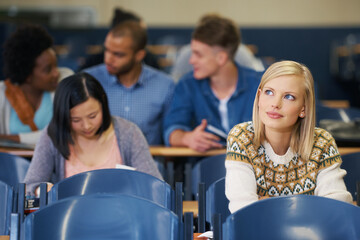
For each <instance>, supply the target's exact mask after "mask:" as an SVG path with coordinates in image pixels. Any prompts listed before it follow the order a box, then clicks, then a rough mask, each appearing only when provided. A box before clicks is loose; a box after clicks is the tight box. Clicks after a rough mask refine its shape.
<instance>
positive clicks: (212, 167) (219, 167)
mask: <svg viewBox="0 0 360 240" xmlns="http://www.w3.org/2000/svg"><path fill="white" fill-rule="evenodd" d="M223 177H225V154H221V155H216V156H211V157H206V158H203V159H201V161H199V162H197V163H196V164H195V165H194V167H193V169H192V172H191V182H192V184H191V189H192V193H193V194H194V195H196V193H197V192H198V184H199V183H200V182H203V183H205V190H207V189H208V188H209V186H210V185H211V184H212V183H213V182H215V181H216V180H218V179H220V178H223Z"/></svg>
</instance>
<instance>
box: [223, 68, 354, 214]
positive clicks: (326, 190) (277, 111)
mask: <svg viewBox="0 0 360 240" xmlns="http://www.w3.org/2000/svg"><path fill="white" fill-rule="evenodd" d="M340 164H341V157H340V154H339V151H338V149H337V146H336V143H335V140H334V138H333V137H332V136H331V135H330V134H329V133H328V132H326V131H325V130H324V129H320V128H315V95H314V82H313V77H312V75H311V73H310V71H309V69H308V68H307V67H306V66H304V65H302V64H299V63H297V62H293V61H281V62H277V63H274V64H273V65H271V66H270V67H269V68H268V69H267V70H266V72H265V73H264V75H263V77H262V79H261V82H260V85H259V87H258V90H257V94H256V97H255V101H254V107H253V120H252V122H245V123H241V124H238V125H236V126H235V127H233V129H232V130H231V131H230V133H229V135H228V139H227V154H226V161H225V167H226V181H225V182H226V187H225V193H226V196H227V198H228V199H229V201H230V203H229V210H230V212H235V211H237V210H239V209H240V208H242V207H244V206H246V205H248V204H250V203H253V202H255V201H257V200H258V199H262V198H267V197H276V196H286V195H294V194H308V195H318V196H323V197H329V198H334V199H337V200H342V201H345V202H351V201H352V197H351V194H350V193H349V192H348V191H347V190H346V187H345V184H344V181H343V177H344V176H345V174H346V172H345V171H344V170H342V169H340Z"/></svg>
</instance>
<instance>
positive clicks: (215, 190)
mask: <svg viewBox="0 0 360 240" xmlns="http://www.w3.org/2000/svg"><path fill="white" fill-rule="evenodd" d="M215 213H220V214H221V223H223V222H225V220H226V218H227V217H228V216H229V215H230V211H229V200H228V199H227V198H226V196H225V178H221V179H219V180H217V181H216V182H214V183H213V184H211V185H210V187H209V188H208V190H207V191H206V221H207V222H209V223H210V224H211V226H213V221H212V217H213V215H214V214H215Z"/></svg>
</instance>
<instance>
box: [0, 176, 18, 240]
mask: <svg viewBox="0 0 360 240" xmlns="http://www.w3.org/2000/svg"><path fill="white" fill-rule="evenodd" d="M0 196H1V197H0V235H9V232H10V218H11V213H12V212H13V206H14V197H15V193H14V190H13V188H12V187H11V186H10V185H8V184H6V183H4V182H2V181H0Z"/></svg>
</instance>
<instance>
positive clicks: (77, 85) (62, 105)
mask: <svg viewBox="0 0 360 240" xmlns="http://www.w3.org/2000/svg"><path fill="white" fill-rule="evenodd" d="M90 97H92V98H94V99H96V100H97V101H99V102H100V104H101V107H102V115H103V120H102V125H101V126H100V128H99V130H98V131H97V133H96V134H99V135H101V134H102V133H103V132H104V131H105V130H107V129H108V128H109V126H110V124H111V115H110V110H109V106H108V100H107V96H106V93H105V91H104V89H103V87H102V86H101V84H100V83H99V82H98V81H97V80H96V79H95V78H94V77H93V76H91V75H90V74H88V73H84V72H81V73H77V74H74V75H71V76H69V77H67V78H65V79H64V80H62V81H61V82H60V84H59V85H58V87H57V88H56V92H55V97H54V114H53V117H52V119H51V121H50V123H49V127H48V130H47V131H48V135H49V137H50V138H51V140H52V142H53V144H54V146H55V147H56V148H57V149H58V151H59V152H60V153H61V155H62V156H63V157H64V158H65V159H68V157H69V155H70V150H69V144H74V140H73V139H72V137H71V123H70V110H71V109H72V108H73V107H75V106H77V105H79V104H81V103H83V102H85V101H86V100H88V99H89V98H90Z"/></svg>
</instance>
